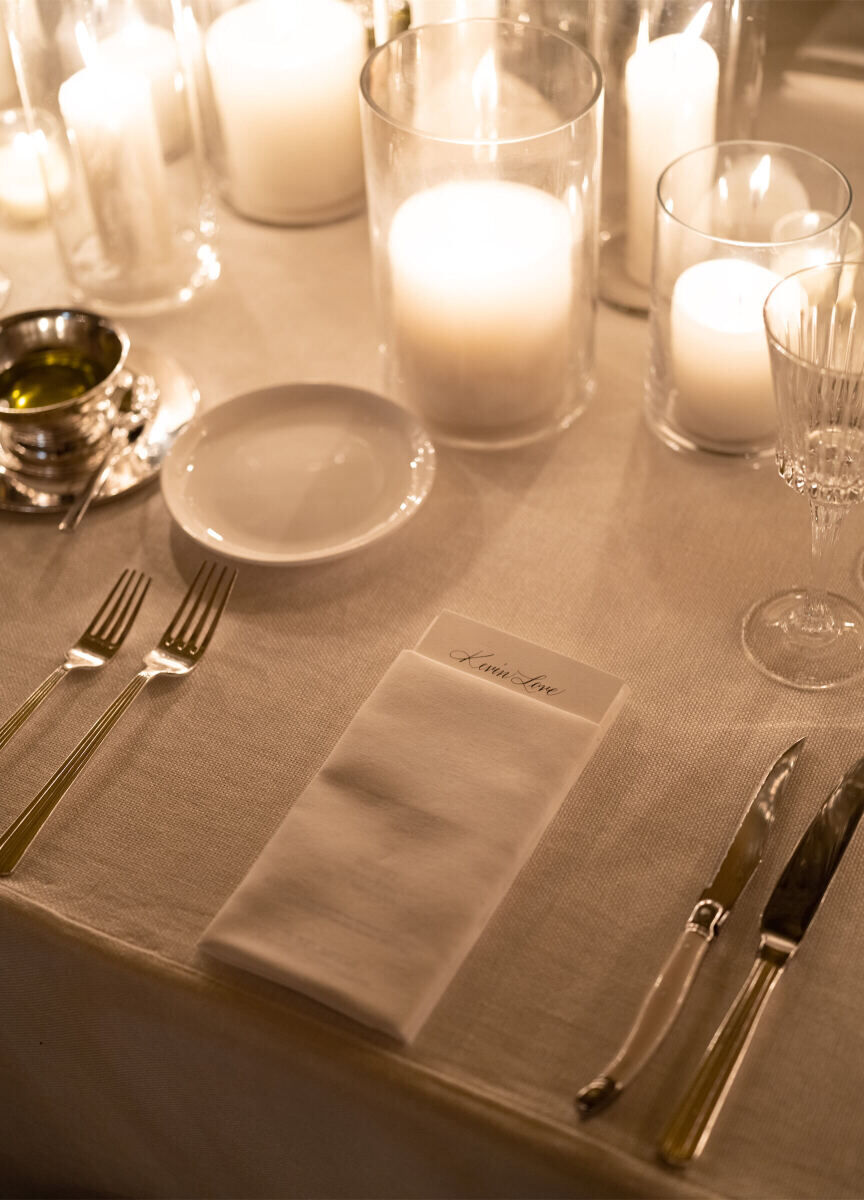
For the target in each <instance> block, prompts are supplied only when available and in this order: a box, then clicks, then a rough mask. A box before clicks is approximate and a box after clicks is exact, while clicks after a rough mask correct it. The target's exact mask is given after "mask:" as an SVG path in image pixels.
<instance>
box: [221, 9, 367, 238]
mask: <svg viewBox="0 0 864 1200" xmlns="http://www.w3.org/2000/svg"><path fill="white" fill-rule="evenodd" d="M207 12H208V14H209V20H208V21H207V27H206V29H205V31H204V38H203V55H204V64H205V71H204V84H205V86H204V87H203V89H202V91H203V94H204V96H205V101H204V106H205V109H207V110H208V111H209V110H212V112H213V113H214V115H215V122H214V125H215V137H213V138H212V139H208V142H209V145H208V150H209V154H210V157H211V160H212V161H213V164H214V167H215V170H216V174H217V177H218V179H219V186H220V191H221V194H222V196H223V198H224V199H225V200H226V202H227V203H228V204H229V205H230V206H231V207H232V208H233V209H235V210H236V211H237V212H238V213H240V214H241V215H242V216H244V217H251V218H252V219H253V220H257V221H265V222H269V223H271V224H276V225H313V224H318V223H323V222H326V221H334V220H338V219H340V218H342V217H346V216H349V215H351V214H352V213H355V212H358V211H359V210H360V209H361V208H362V207H363V201H364V196H363V153H362V147H361V141H360V112H359V101H358V80H359V77H360V70H361V68H362V66H363V63H364V61H365V58H366V55H367V52H368V48H369V47H368V40H369V31H368V30H367V28H366V25H365V23H364V17H365V16H366V13H365V10H364V9H363V8H362V7H360V6H357V7H355V6H354V5H353V4H351V3H350V2H349V0H239V2H238V0H210V4H209V8H208V10H207ZM385 13H387V14H388V19H389V7H388V6H385Z"/></svg>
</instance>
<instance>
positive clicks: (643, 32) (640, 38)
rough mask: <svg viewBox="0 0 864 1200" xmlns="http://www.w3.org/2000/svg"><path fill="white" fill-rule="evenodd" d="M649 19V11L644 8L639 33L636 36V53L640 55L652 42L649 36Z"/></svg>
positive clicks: (640, 18)
mask: <svg viewBox="0 0 864 1200" xmlns="http://www.w3.org/2000/svg"><path fill="white" fill-rule="evenodd" d="M649 19H650V18H649V16H648V9H647V8H643V9H642V13H641V16H640V17H639V33H638V34H637V36H636V53H637V54H638V53H639V51H640V50H644V49H645V47H646V46H647V45H648V43H649V41H650V40H651V39H650V37H649V36H648V23H649Z"/></svg>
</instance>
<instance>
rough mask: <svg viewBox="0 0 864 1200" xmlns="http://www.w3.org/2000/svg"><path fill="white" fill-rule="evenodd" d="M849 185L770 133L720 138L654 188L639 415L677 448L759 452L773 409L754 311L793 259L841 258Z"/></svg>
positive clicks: (771, 435) (760, 325) (770, 430)
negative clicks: (646, 358)
mask: <svg viewBox="0 0 864 1200" xmlns="http://www.w3.org/2000/svg"><path fill="white" fill-rule="evenodd" d="M851 202H852V192H851V188H850V187H849V183H848V181H847V179H846V177H845V176H844V175H843V174H842V172H840V171H839V170H838V169H837V168H836V167H834V166H833V165H832V164H831V163H829V162H826V161H825V159H822V158H819V157H818V156H817V155H815V154H810V153H808V152H807V151H805V150H799V149H797V148H795V147H793V146H783V145H780V144H778V143H776V142H721V143H719V144H717V145H715V146H706V147H703V148H702V149H700V150H693V151H691V152H690V153H689V154H685V155H683V156H682V157H681V158H679V159H678V160H677V161H676V162H674V163H672V164H670V166H668V167H667V168H666V170H665V171H664V172H663V174H662V175H661V177H660V182H659V184H658V188H657V220H656V232H655V250H654V273H653V280H652V290H651V325H650V345H651V350H650V364H649V371H648V377H647V380H646V415H647V419H648V424H649V425H650V426H651V428H652V429H653V430H654V432H655V433H656V434H657V435H658V436H659V437H660V438H661V439H662V440H663V441H665V442H666V443H667V444H668V445H670V446H672V447H673V448H674V449H678V450H706V451H712V452H714V453H717V454H725V455H733V456H745V457H754V456H760V455H765V454H770V453H771V451H772V448H773V446H774V442H775V434H776V408H775V403H774V391H773V387H772V382H771V369H770V362H769V358H768V346H767V342H766V338H765V328H764V321H763V315H762V309H763V305H764V303H765V299H766V297H767V296H768V293H769V292H770V291H771V289H772V288H773V287H774V285H775V284H777V283H779V281H780V279H781V278H784V277H785V276H787V275H789V274H791V273H792V272H793V271H797V270H799V269H801V268H803V267H807V266H812V265H814V264H819V263H827V262H833V261H836V260H839V259H842V258H843V254H844V243H845V239H846V234H847V228H848V224H849V210H850V206H851Z"/></svg>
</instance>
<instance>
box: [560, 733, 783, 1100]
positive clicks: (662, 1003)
mask: <svg viewBox="0 0 864 1200" xmlns="http://www.w3.org/2000/svg"><path fill="white" fill-rule="evenodd" d="M804 741H805V739H804V738H801V739H800V740H799V741H797V742H794V743H793V744H792V745H791V746H790V747H789V748H788V749H787V750H784V751H783V753H782V754H781V755H780V757H779V758H778V759H777V760H776V762H774V763H773V764H772V765H771V767H769V769H768V771H767V772H766V774H765V777H764V778H763V780H762V782H761V783H760V784H759V786H758V787H757V788H756V791H755V792H754V793H753V795H752V797H751V799H750V801H749V802H748V805H747V808H746V810H745V812H744V816H743V817H742V818H741V821H740V823H739V825H738V828H737V830H736V832H735V836H734V837H733V838H732V841H731V842H730V844H729V848H728V849H727V851H726V854H725V855H724V857H723V861H722V862H721V863H720V866H719V868H718V869H717V873H716V874H715V876H714V878H713V879H712V881H711V882H710V883H709V884H708V886H707V887H706V888H705V890H704V891H703V892H702V895H701V896H700V897H699V899H698V900H697V902H696V906H695V908H694V909H693V911H692V912H691V913H690V916H689V917H688V919H687V924H686V925H685V927H684V932H683V933H682V934H681V936H680V937H679V938H678V941H677V942H676V944H675V946H674V947H673V949H672V953H671V954H670V955H669V957H668V958H667V959H666V962H665V963H664V965H663V967H662V969H661V971H660V974H659V975H658V976H657V978H656V979H655V980H654V983H653V985H652V987H651V990H650V991H649V992H648V994H647V996H646V997H645V999H644V1001H643V1003H642V1007H641V1008H640V1010H639V1012H638V1014H637V1016H636V1020H635V1022H634V1023H633V1026H632V1027H631V1029H630V1032H629V1033H628V1034H627V1037H626V1039H625V1041H624V1043H623V1045H622V1047H621V1049H620V1050H619V1051H618V1053H617V1054H616V1056H615V1058H613V1059H612V1061H611V1062H610V1063H609V1065H608V1066H607V1067H606V1068H605V1070H603V1071H602V1072H601V1073H600V1074H599V1075H598V1076H597V1077H596V1078H595V1079H593V1080H592V1081H591V1083H589V1084H587V1085H586V1086H585V1087H584V1088H582V1090H581V1091H580V1092H579V1093H578V1095H577V1096H576V1108H577V1111H578V1113H579V1115H580V1117H582V1118H583V1119H584V1118H586V1117H590V1116H593V1115H594V1114H595V1113H598V1112H600V1111H601V1110H602V1109H604V1108H606V1107H608V1105H610V1104H611V1103H612V1102H613V1100H615V1099H617V1097H618V1096H620V1094H621V1092H622V1091H623V1090H624V1088H625V1087H626V1086H627V1085H628V1084H629V1083H630V1081H631V1080H632V1079H633V1078H634V1077H635V1076H636V1075H637V1074H638V1072H639V1071H641V1070H642V1068H643V1067H644V1065H645V1064H646V1062H648V1060H649V1059H650V1058H651V1056H652V1055H653V1054H654V1052H655V1050H656V1049H657V1048H658V1046H659V1045H660V1043H661V1042H662V1041H663V1039H664V1038H665V1037H666V1034H667V1033H668V1032H669V1030H670V1029H671V1028H672V1025H673V1024H674V1022H675V1018H676V1017H677V1016H678V1013H679V1012H680V1011H681V1006H682V1005H683V1003H684V1001H685V999H686V997H687V994H688V992H689V991H690V988H691V987H692V985H693V980H694V979H695V978H696V973H697V971H698V970H699V966H700V965H701V962H702V959H703V958H704V956H705V952H706V951H707V949H708V947H709V946H710V945H711V943H712V942H713V941H714V939H715V938H716V936H717V934H718V932H719V931H720V929H721V928H722V926H723V924H724V922H725V921H726V919H727V917H728V916H729V913H730V912H731V910H732V906H733V905H734V903H735V901H736V900H737V899H738V897H739V896H740V895H741V893H742V892H743V891H744V888H745V887H746V886H747V883H748V881H749V879H750V877H751V876H752V874H753V872H754V871H755V870H756V868H757V867H758V865H759V863H760V861H761V859H762V852H763V850H764V847H765V843H766V841H767V839H768V833H769V831H770V829H771V823H772V821H773V819H774V808H775V805H776V803H777V800H778V798H779V796H780V795H781V794H782V792H783V790H784V788H785V787H786V783H787V781H788V779H789V776H790V775H791V774H792V770H793V768H794V766H795V763H796V762H797V760H798V755H799V754H800V752H801V747H802V746H803V745H804Z"/></svg>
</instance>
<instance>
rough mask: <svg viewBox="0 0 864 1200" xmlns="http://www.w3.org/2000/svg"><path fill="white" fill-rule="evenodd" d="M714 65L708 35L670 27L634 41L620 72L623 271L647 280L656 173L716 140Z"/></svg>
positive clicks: (716, 63) (717, 70)
mask: <svg viewBox="0 0 864 1200" xmlns="http://www.w3.org/2000/svg"><path fill="white" fill-rule="evenodd" d="M719 80H720V64H719V61H718V59H717V55H716V54H715V53H714V50H713V49H712V47H711V46H709V45H708V43H707V42H706V41H703V39H702V38H700V37H699V36H698V35H695V34H694V33H692V32H685V33H674V34H669V35H667V36H666V37H661V38H656V39H655V40H654V41H653V42H647V43H646V44H643V45H641V46H638V47H637V49H636V53H635V54H633V56H632V57H631V58H630V59H629V61H628V63H627V66H626V68H625V73H624V92H625V98H626V106H627V258H626V262H627V273H628V274H629V275H630V276H631V278H633V279H634V280H636V282H637V283H641V284H643V285H645V286H647V285H648V284H649V283H650V281H651V255H652V250H653V245H654V215H655V204H656V195H657V180H658V179H659V178H660V176H661V175H662V173H663V171H664V170H665V169H666V167H667V166H668V165H669V164H670V163H671V162H673V161H674V160H675V159H676V158H679V157H680V156H681V155H682V154H685V153H686V152H687V151H688V150H694V149H696V148H697V147H698V146H707V145H709V144H710V143H711V142H713V141H714V132H715V126H716V113H717V89H718V85H719Z"/></svg>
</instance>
